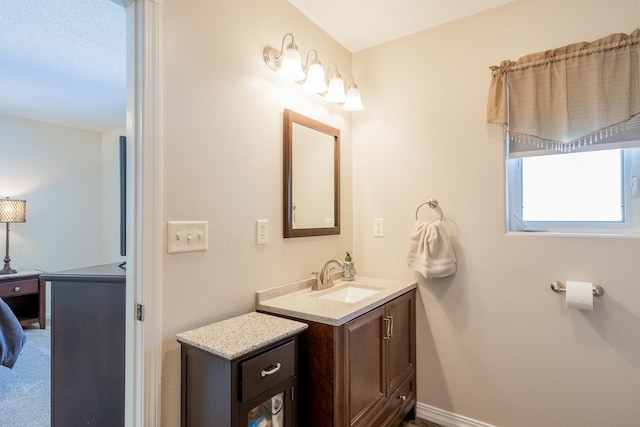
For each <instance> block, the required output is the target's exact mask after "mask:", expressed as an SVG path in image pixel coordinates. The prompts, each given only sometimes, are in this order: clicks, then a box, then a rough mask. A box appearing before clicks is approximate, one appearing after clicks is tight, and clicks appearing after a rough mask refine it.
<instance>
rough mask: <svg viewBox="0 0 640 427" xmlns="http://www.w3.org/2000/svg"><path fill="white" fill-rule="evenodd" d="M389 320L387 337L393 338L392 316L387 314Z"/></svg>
mask: <svg viewBox="0 0 640 427" xmlns="http://www.w3.org/2000/svg"><path fill="white" fill-rule="evenodd" d="M389 319H390V320H391V322H389V338H393V316H389Z"/></svg>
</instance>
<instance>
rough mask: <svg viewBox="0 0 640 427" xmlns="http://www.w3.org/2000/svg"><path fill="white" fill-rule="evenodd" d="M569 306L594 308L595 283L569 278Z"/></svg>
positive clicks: (582, 308) (586, 308)
mask: <svg viewBox="0 0 640 427" xmlns="http://www.w3.org/2000/svg"><path fill="white" fill-rule="evenodd" d="M566 287H567V295H566V296H567V308H577V309H578V310H590V311H591V310H593V284H592V283H591V282H575V281H571V280H567V285H566Z"/></svg>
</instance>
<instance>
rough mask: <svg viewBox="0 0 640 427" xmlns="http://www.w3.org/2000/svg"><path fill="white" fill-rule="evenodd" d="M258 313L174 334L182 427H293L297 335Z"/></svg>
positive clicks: (287, 323) (297, 326)
mask: <svg viewBox="0 0 640 427" xmlns="http://www.w3.org/2000/svg"><path fill="white" fill-rule="evenodd" d="M306 327H307V325H306V324H304V323H300V322H293V321H291V320H289V319H283V318H280V317H276V316H270V315H266V314H262V313H255V312H253V313H248V314H245V315H242V316H238V317H234V318H231V319H227V320H224V321H221V322H217V323H212V324H210V325H206V326H203V327H201V328H197V329H194V330H191V331H187V332H184V333H181V334H178V336H177V338H178V341H179V342H180V344H181V364H182V367H181V400H182V401H181V424H180V425H181V426H182V427H210V426H215V427H266V426H269V427H296V426H298V425H304V424H298V422H297V420H296V416H297V400H298V393H297V370H298V334H299V333H300V332H302V331H303V330H304V329H306Z"/></svg>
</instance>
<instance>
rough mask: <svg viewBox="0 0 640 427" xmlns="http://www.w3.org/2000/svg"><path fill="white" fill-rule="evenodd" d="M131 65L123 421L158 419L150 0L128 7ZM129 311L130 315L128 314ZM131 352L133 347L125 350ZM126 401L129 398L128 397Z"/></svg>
mask: <svg viewBox="0 0 640 427" xmlns="http://www.w3.org/2000/svg"><path fill="white" fill-rule="evenodd" d="M129 12H131V15H130V16H131V17H132V21H130V26H129V29H130V30H131V31H132V33H133V37H132V40H133V41H132V45H131V46H130V48H131V49H132V52H133V54H132V57H133V66H132V67H129V73H130V74H129V79H128V82H129V83H130V85H129V86H131V89H130V90H131V92H130V97H129V105H128V109H127V110H128V111H127V116H128V117H127V122H128V129H127V133H128V135H130V136H133V141H134V144H133V146H134V148H133V150H134V153H133V159H134V160H133V161H134V162H135V163H134V167H133V173H134V184H133V186H134V188H133V193H134V194H133V196H132V198H133V209H132V211H133V212H132V213H130V215H131V216H132V221H128V224H132V225H131V226H130V229H129V230H128V231H129V232H130V233H129V235H130V236H132V238H130V239H128V242H127V245H128V246H129V247H128V248H127V253H128V254H130V255H129V257H128V260H127V267H128V268H127V280H128V281H130V283H133V287H132V288H133V289H132V293H131V299H130V300H129V303H130V304H129V307H130V310H131V311H130V313H132V316H135V314H134V313H135V307H136V304H138V303H140V304H143V305H144V321H143V322H139V321H137V320H134V321H133V326H132V328H131V330H132V334H133V337H132V342H133V346H134V348H133V355H132V359H133V360H132V361H131V362H129V363H130V364H131V365H132V369H133V375H132V380H131V381H132V383H131V382H129V383H128V384H127V386H128V387H127V392H126V395H127V397H128V398H131V400H130V401H131V402H132V403H131V406H132V408H131V409H129V408H127V414H126V418H125V421H126V422H125V425H127V426H139V427H142V426H157V425H160V379H161V353H160V351H161V342H162V321H161V308H162V235H163V234H162V226H161V224H162V157H161V156H162V135H161V121H160V120H161V111H162V110H161V93H160V92H161V90H160V88H161V75H160V73H161V66H160V43H161V36H160V31H161V16H162V15H161V13H162V5H161V3H160V2H158V1H154V0H136V1H135V3H133V5H132V6H131V7H130V9H129ZM132 316H128V317H132ZM129 354H131V353H129ZM127 406H129V404H128V403H127Z"/></svg>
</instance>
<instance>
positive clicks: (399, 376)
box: [299, 289, 416, 427]
mask: <svg viewBox="0 0 640 427" xmlns="http://www.w3.org/2000/svg"><path fill="white" fill-rule="evenodd" d="M415 295H416V291H415V289H413V290H411V291H409V292H407V293H405V294H403V295H401V296H399V297H397V298H395V299H393V300H391V301H389V302H388V303H386V304H384V305H382V306H380V307H378V308H375V309H373V310H372V311H369V312H367V313H365V314H363V315H361V316H360V317H357V318H355V319H353V320H352V321H350V322H348V323H346V324H344V325H341V326H332V325H327V324H323V323H316V322H309V321H307V323H308V324H309V328H308V329H307V330H306V331H305V332H304V333H303V334H302V336H301V346H300V362H301V372H300V383H299V384H300V385H299V389H300V392H301V401H300V409H301V410H300V415H299V417H300V421H301V424H300V425H304V426H328V425H333V426H336V427H340V426H376V427H378V426H394V427H395V426H397V425H399V424H400V421H401V420H402V419H403V418H404V417H405V416H406V415H407V413H408V412H409V411H415V408H414V407H415V381H416V369H415V366H416V363H415V361H416V345H415V337H416V334H415V298H416V297H415Z"/></svg>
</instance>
